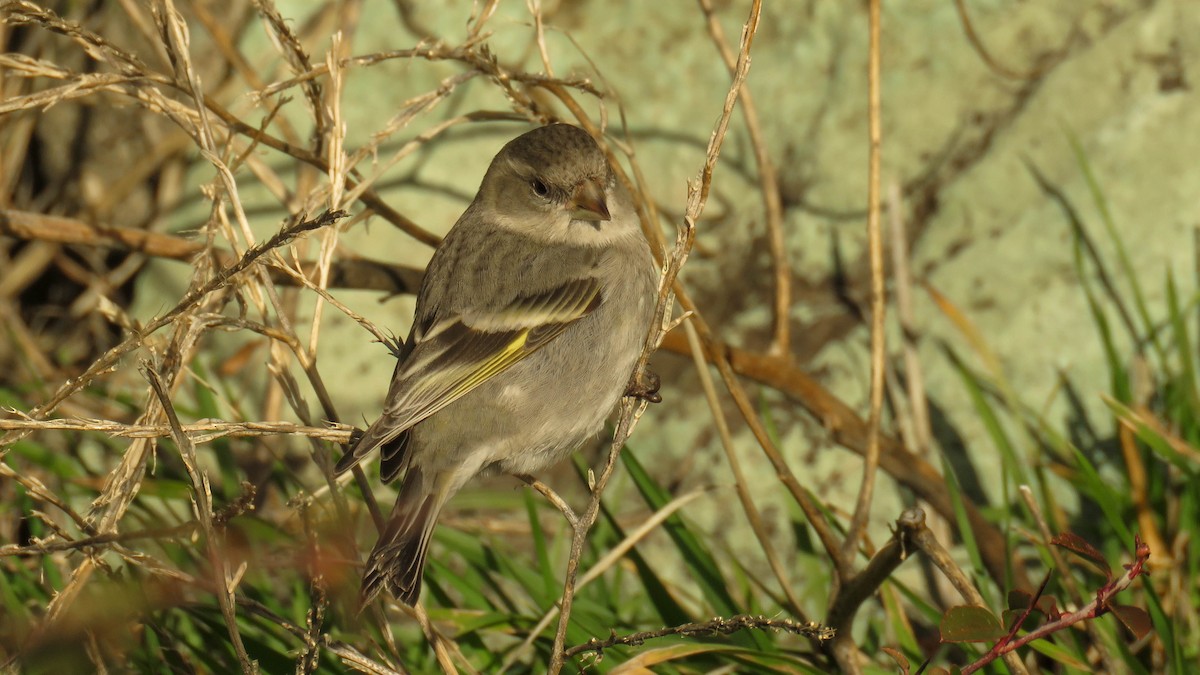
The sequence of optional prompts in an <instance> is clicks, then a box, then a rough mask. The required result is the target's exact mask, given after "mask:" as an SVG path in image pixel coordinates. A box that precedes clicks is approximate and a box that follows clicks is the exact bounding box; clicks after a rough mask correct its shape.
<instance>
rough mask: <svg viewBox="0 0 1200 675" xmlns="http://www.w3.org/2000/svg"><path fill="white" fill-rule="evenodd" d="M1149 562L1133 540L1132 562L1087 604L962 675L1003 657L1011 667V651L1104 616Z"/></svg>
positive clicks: (995, 649)
mask: <svg viewBox="0 0 1200 675" xmlns="http://www.w3.org/2000/svg"><path fill="white" fill-rule="evenodd" d="M1149 559H1150V547H1149V546H1147V545H1146V544H1145V543H1144V542H1142V541H1141V540H1140V539H1138V540H1136V542H1135V544H1134V560H1133V562H1132V563H1129V564H1128V565H1125V573H1124V574H1122V575H1121V576H1120V577H1117V578H1116V579H1113V580H1112V581H1110V582H1109V583H1107V584H1105V585H1104V586H1103V587H1102V588H1101V589H1100V590H1098V591H1096V597H1094V598H1093V599H1092V601H1091V602H1089V603H1087V604H1086V605H1084V606H1083V607H1080V608H1079V609H1078V610H1076V611H1074V612H1070V613H1069V614H1063V615H1062V616H1060V617H1058V618H1057V619H1055V620H1054V621H1048V622H1046V623H1044V624H1042V625H1041V626H1038V627H1037V628H1035V629H1033V630H1031V631H1029V632H1028V633H1026V634H1025V635H1022V636H1021V637H1019V638H1017V639H1015V640H1012V641H1011V642H1002V643H1000V644H997V645H996V646H995V647H993V648H992V649H991V650H989V651H988V653H987V654H984V655H983V656H982V657H981V658H980V659H979V660H978V661H975V662H974V663H971V664H968V665H966V666H964V667H963V669H962V673H963V675H970V674H971V673H973V672H975V671H977V670H979V669H980V668H983V667H984V666H986V665H988V664H989V663H991V662H993V661H995V660H996V659H997V658H1000V657H1005V661H1004V662H1005V664H1006V665H1008V666H1009V667H1010V668H1011V667H1012V661H1011V660H1009V659H1008V658H1007V657H1009V656H1015V654H1014V653H1013V652H1015V651H1016V650H1017V649H1020V648H1021V647H1024V646H1025V645H1027V644H1029V643H1031V642H1033V641H1034V640H1040V639H1042V638H1044V637H1046V636H1048V635H1052V634H1054V633H1057V632H1058V631H1060V630H1063V629H1065V628H1068V627H1070V626H1073V625H1075V624H1077V623H1079V622H1080V621H1086V620H1088V619H1094V618H1096V617H1098V616H1101V615H1103V614H1106V613H1107V612H1108V611H1109V603H1110V602H1111V601H1112V599H1113V597H1114V596H1116V594H1117V593H1120V592H1121V591H1123V590H1125V589H1127V588H1129V586H1130V585H1132V584H1133V580H1134V579H1137V578H1138V577H1140V576H1142V575H1143V574H1145V573H1146V569H1145V567H1146V562H1147V561H1148V560H1149ZM1017 662H1018V663H1019V662H1020V661H1019V660H1018V661H1017Z"/></svg>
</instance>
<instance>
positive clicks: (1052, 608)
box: [1008, 590, 1062, 621]
mask: <svg viewBox="0 0 1200 675" xmlns="http://www.w3.org/2000/svg"><path fill="white" fill-rule="evenodd" d="M1032 600H1033V595H1032V594H1030V593H1029V592H1028V591H1020V590H1012V591H1009V592H1008V608H1009V609H1014V610H1024V609H1025V608H1026V607H1028V606H1029V603H1030V602H1031V601H1032ZM1033 610H1034V611H1035V612H1041V613H1042V614H1045V615H1046V616H1047V617H1048V618H1049V619H1050V620H1051V621H1053V620H1054V619H1057V618H1058V617H1060V616H1062V612H1060V611H1058V602H1057V601H1056V600H1055V599H1054V598H1053V597H1052V596H1049V595H1043V596H1040V597H1038V601H1037V604H1036V605H1035V606H1034V608H1033Z"/></svg>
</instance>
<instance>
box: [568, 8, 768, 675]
mask: <svg viewBox="0 0 1200 675" xmlns="http://www.w3.org/2000/svg"><path fill="white" fill-rule="evenodd" d="M761 10H762V2H761V0H755V2H754V3H753V5H752V6H751V8H750V15H749V18H748V19H747V20H746V25H745V26H744V27H743V28H742V40H741V49H740V53H739V56H738V67H737V71H736V72H735V74H734V76H733V82H732V83H731V84H730V87H729V91H728V92H727V93H726V96H725V104H724V106H723V107H722V111H721V117H720V118H719V119H718V121H717V125H716V128H715V129H714V131H713V135H712V137H711V138H710V140H709V144H708V151H707V153H706V155H705V161H704V166H703V167H702V168H701V170H700V179H699V181H698V182H693V183H692V184H690V185H689V189H688V206H687V211H686V213H685V215H684V222H683V224H682V226H681V227H680V228H679V232H678V234H677V237H676V245H675V249H674V250H673V251H672V254H671V256H670V257H669V258H668V259H667V260H666V261H665V262H664V269H663V274H662V279H661V280H660V283H659V303H658V306H657V311H658V314H657V316H659V317H660V318H661V319H660V322H659V324H658V326H657V330H655V331H652V332H651V335H649V336H648V337H647V342H646V345H645V347H644V348H643V350H642V356H641V358H640V359H639V360H638V364H637V366H636V367H635V369H634V377H635V378H638V379H639V380H640V376H641V374H642V372H643V371H644V370H645V367H646V361H647V360H648V359H649V356H650V352H651V351H652V350H653V348H654V347H656V346H657V345H658V344H659V343H660V342H661V341H662V337H663V335H664V334H665V333H664V331H665V329H666V327H667V326H668V325H669V323H670V319H669V316H670V313H671V305H672V303H669V302H668V300H669V299H670V295H671V293H670V289H671V288H672V287H673V286H674V283H675V278H676V276H677V275H678V273H679V268H680V267H681V266H682V265H683V263H684V262H685V261H686V260H687V257H688V254H689V253H690V251H691V246H692V243H693V241H694V240H695V230H696V219H697V218H698V217H699V216H700V213H701V212H702V211H703V210H704V205H705V203H706V202H707V200H708V192H709V190H710V188H711V186H712V174H713V169H714V168H715V167H716V163H717V158H718V157H719V156H720V153H721V146H722V144H723V143H724V140H725V133H726V131H727V130H728V128H729V120H730V118H731V117H732V116H733V109H734V105H735V103H736V102H737V99H738V94H739V92H740V91H741V88H742V85H743V84H744V83H745V80H746V74H747V73H748V72H749V70H750V49H751V46H752V45H753V42H754V35H755V32H756V31H757V30H758V19H759V14H760V12H761ZM645 407H646V402H645V401H638V402H637V403H634V402H633V401H630V400H629V399H626V400H624V401H622V403H621V412H620V417H619V421H618V424H617V431H616V434H615V435H614V437H613V442H612V445H611V446H610V449H609V453H608V458H607V460H606V461H605V464H604V468H603V469H602V470H601V472H600V474H599V476H597V478H596V481H595V484H594V485H593V486H592V495H591V498H590V500H589V502H588V506H587V509H586V510H585V511H584V513H583V515H582V518H581V522H580V523H579V526H578V527H575V528H573V529H572V533H573V534H572V538H571V555H570V557H569V558H568V559H567V570H566V574H565V580H564V582H563V593H562V597H561V598H560V607H561V610H560V611H561V614H560V615H559V620H558V628H557V630H556V631H555V634H554V646H553V648H552V651H551V654H550V664H549V668H548V670H549V672H550V673H551V675H557V674H558V673H559V672H560V671H561V670H562V667H563V663H564V657H565V653H564V649H565V642H566V635H567V627H568V625H569V624H570V619H571V604H572V602H573V601H574V598H575V577H576V575H577V573H578V570H579V561H580V558H581V556H582V555H583V547H584V545H585V544H586V541H587V533H588V530H589V529H590V528H591V526H592V525H593V524H594V523H595V522H596V517H597V515H598V514H599V512H600V499H601V495H602V494H603V491H604V487H605V485H606V484H607V483H608V479H609V478H610V477H611V476H612V472H613V469H614V468H615V467H616V462H617V458H618V456H619V455H620V452H621V447H622V446H623V445H624V443H625V440H626V439H627V438H628V437H629V434H630V433H631V431H632V429H633V426H634V425H635V424H636V421H637V419H638V418H639V417H640V415H641V413H642V411H644V410H645Z"/></svg>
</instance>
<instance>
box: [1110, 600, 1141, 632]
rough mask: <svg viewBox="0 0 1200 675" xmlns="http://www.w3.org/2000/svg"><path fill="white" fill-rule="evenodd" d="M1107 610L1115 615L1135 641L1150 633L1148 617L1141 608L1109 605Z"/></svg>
mask: <svg viewBox="0 0 1200 675" xmlns="http://www.w3.org/2000/svg"><path fill="white" fill-rule="evenodd" d="M1108 608H1109V610H1111V611H1112V613H1113V614H1116V615H1117V618H1118V619H1120V620H1121V623H1123V624H1125V627H1126V628H1128V629H1129V632H1130V633H1133V636H1134V637H1135V638H1137V639H1139V640H1140V639H1142V638H1144V637H1146V634H1147V633H1149V632H1150V629H1151V622H1150V615H1149V614H1147V613H1146V610H1144V609H1142V608H1141V607H1133V606H1132V605H1109V606H1108Z"/></svg>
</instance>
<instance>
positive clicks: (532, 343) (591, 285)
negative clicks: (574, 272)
mask: <svg viewBox="0 0 1200 675" xmlns="http://www.w3.org/2000/svg"><path fill="white" fill-rule="evenodd" d="M600 302H601V294H600V282H599V281H598V280H597V279H595V278H591V277H585V278H578V279H571V280H569V281H567V282H566V283H564V284H562V285H560V286H558V287H556V288H553V289H550V290H548V291H544V292H541V293H537V294H534V295H527V296H521V297H519V298H517V299H516V300H514V301H513V302H512V303H510V304H509V305H508V306H506V307H504V308H503V309H501V310H499V311H493V312H487V313H483V312H478V313H477V312H471V311H466V312H461V313H459V314H457V315H454V316H449V317H445V318H443V319H435V320H434V321H433V322H432V323H431V325H430V326H429V327H428V328H426V329H425V330H416V331H414V332H413V336H412V338H411V339H412V340H413V344H412V345H411V351H410V352H409V354H408V357H407V358H406V359H404V361H402V362H401V363H400V364H399V365H398V366H397V368H396V372H395V374H394V375H393V378H392V384H391V387H390V388H389V390H388V403H387V406H386V407H385V408H384V411H383V414H382V415H381V416H380V418H379V419H378V420H377V421H376V422H375V423H374V424H372V425H371V427H370V428H368V429H367V431H366V433H364V434H363V436H362V438H360V439H359V440H358V442H357V443H355V444H354V447H352V448H351V449H350V451H349V452H347V453H346V454H345V455H343V456H342V458H341V460H340V461H338V464H337V472H338V473H341V472H342V471H345V470H346V469H349V468H350V467H351V466H354V465H355V464H356V463H358V461H359V460H360V459H362V458H363V456H365V455H366V454H367V453H369V452H371V451H372V450H374V449H375V448H376V447H378V446H379V445H380V444H383V443H386V442H388V441H389V440H391V439H393V438H395V437H396V436H398V435H399V434H400V433H402V432H403V431H404V430H406V429H409V428H411V427H413V426H414V425H416V424H417V423H419V422H421V421H422V420H424V419H426V418H428V417H429V416H430V415H433V414H434V413H436V412H437V411H439V410H441V409H442V408H445V407H446V406H448V405H450V404H451V403H453V402H454V401H456V400H458V399H459V398H462V397H463V396H464V395H466V394H467V393H468V392H470V391H471V390H473V389H475V388H476V387H478V386H479V385H481V384H483V383H484V382H487V381H488V380H490V379H491V378H493V377H495V376H496V375H499V374H500V373H503V372H504V371H506V370H508V369H509V368H511V367H513V366H514V365H516V364H517V363H519V362H520V361H521V360H522V359H524V358H526V357H527V356H529V355H530V354H532V353H534V352H535V351H537V350H538V349H540V348H542V347H544V346H545V345H546V344H548V343H549V342H550V341H551V340H553V339H554V338H556V337H558V336H559V335H560V334H561V333H562V332H563V331H564V330H566V329H567V327H568V326H570V325H571V324H572V323H574V322H575V321H578V320H579V319H582V318H583V317H585V316H587V315H589V314H591V313H592V312H593V311H595V310H596V308H597V307H599V306H600Z"/></svg>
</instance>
